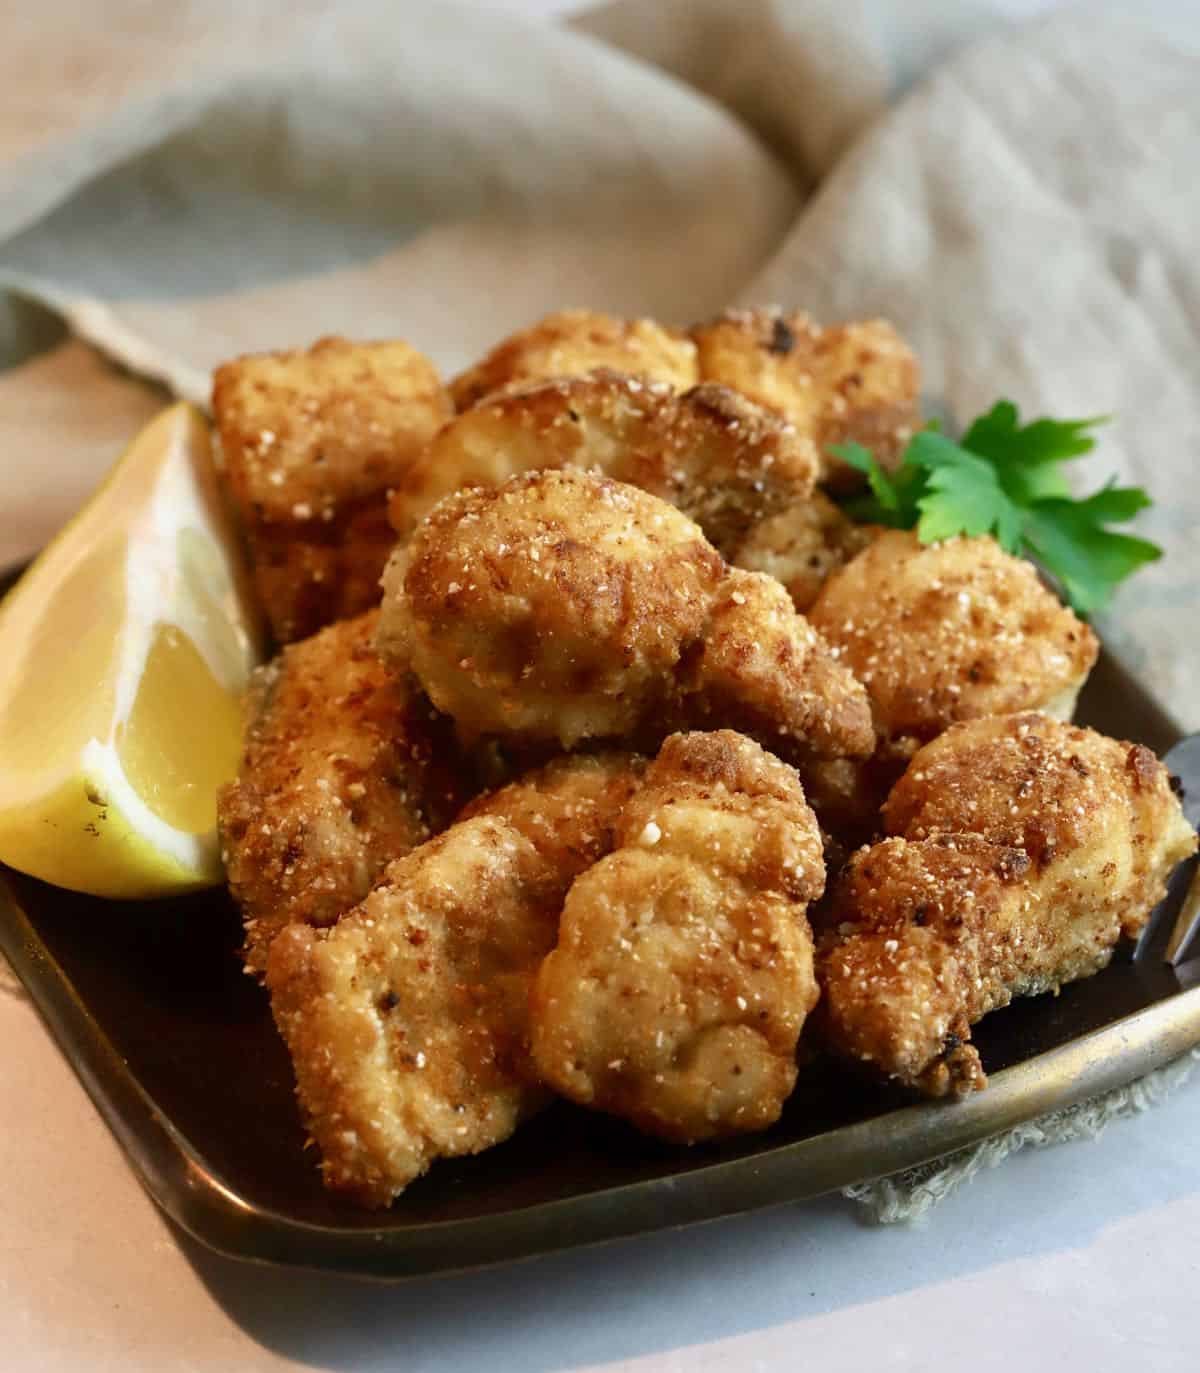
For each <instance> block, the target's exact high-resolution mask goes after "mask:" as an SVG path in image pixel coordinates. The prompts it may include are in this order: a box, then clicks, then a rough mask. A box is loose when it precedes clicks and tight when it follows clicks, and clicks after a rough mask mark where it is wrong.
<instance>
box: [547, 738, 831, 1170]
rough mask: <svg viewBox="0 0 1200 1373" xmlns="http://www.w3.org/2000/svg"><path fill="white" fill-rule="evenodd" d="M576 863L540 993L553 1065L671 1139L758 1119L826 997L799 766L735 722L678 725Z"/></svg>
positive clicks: (575, 1088) (816, 853)
mask: <svg viewBox="0 0 1200 1373" xmlns="http://www.w3.org/2000/svg"><path fill="white" fill-rule="evenodd" d="M616 839H617V848H616V850H615V851H614V852H613V853H612V854H610V855H609V856H608V857H607V858H604V859H602V860H601V861H600V862H598V863H596V864H595V865H594V866H593V867H591V868H589V869H588V870H587V871H586V872H585V873H584V874H583V875H582V876H581V877H579V878H578V879H577V880H576V882H575V884H574V886H572V888H571V890H570V894H569V895H568V897H567V900H566V905H565V906H564V908H563V914H562V923H561V929H560V933H559V938H558V945H557V947H556V948H555V950H554V952H553V953H551V954H550V955H549V956H548V957H547V958H546V960H545V962H544V963H543V964H542V966H541V969H540V971H539V972H538V975H537V980H536V983H535V985H534V989H533V995H532V1000H531V1006H532V1018H533V1057H534V1061H535V1063H536V1066H537V1069H538V1071H539V1073H540V1074H541V1076H542V1078H543V1080H544V1081H546V1082H547V1083H549V1084H550V1085H551V1086H553V1087H554V1088H555V1089H556V1090H558V1091H559V1092H561V1093H563V1094H564V1095H565V1096H567V1097H569V1098H570V1099H571V1100H573V1101H576V1102H579V1103H580V1104H582V1105H585V1106H591V1107H595V1108H596V1109H598V1110H602V1111H607V1112H609V1113H611V1114H614V1115H618V1116H623V1117H624V1118H626V1119H628V1120H630V1121H632V1122H633V1123H634V1124H635V1125H636V1126H637V1127H638V1128H639V1129H642V1130H645V1131H647V1132H648V1133H650V1134H654V1135H659V1136H661V1137H663V1138H665V1139H671V1140H679V1141H683V1142H687V1143H690V1142H692V1141H694V1140H701V1139H711V1138H714V1137H717V1136H723V1135H732V1134H740V1133H745V1132H747V1131H753V1130H762V1129H765V1128H766V1127H767V1126H768V1125H770V1124H771V1123H772V1122H773V1121H775V1120H776V1119H778V1117H779V1113H780V1110H781V1109H782V1106H783V1103H784V1101H785V1100H786V1099H787V1097H788V1095H789V1094H790V1092H791V1090H792V1088H793V1086H794V1085H795V1081H796V1044H797V1041H798V1039H799V1035H800V1031H801V1029H802V1027H803V1025H804V1021H805V1018H806V1016H807V1015H808V1013H809V1012H810V1011H811V1010H812V1008H813V1005H814V1004H815V1002H816V1000H817V985H816V981H815V978H814V975H813V949H812V936H811V932H810V930H809V927H808V922H807V920H806V919H805V907H806V905H807V903H808V902H810V901H812V900H814V899H815V898H816V897H818V896H819V895H820V894H821V891H822V889H823V886H824V878H825V873H824V867H823V865H822V860H821V839H820V834H819V833H818V830H817V825H816V821H815V819H814V818H813V815H812V812H811V811H810V810H809V809H808V806H807V805H806V804H805V801H804V793H803V791H802V790H801V788H800V784H799V782H798V781H797V778H796V774H795V773H794V772H793V771H792V769H791V768H789V767H788V766H787V765H786V764H784V763H781V762H780V761H779V760H778V759H776V758H773V757H772V756H771V755H770V754H768V753H766V752H765V751H764V750H763V749H762V748H760V747H759V746H758V745H757V744H755V743H753V742H752V741H751V740H749V739H746V738H744V737H742V736H740V735H738V734H734V733H732V732H731V731H728V730H723V731H719V732H716V733H712V734H680V735H674V736H673V737H672V738H670V739H668V740H667V742H666V743H665V744H664V745H663V747H662V750H661V752H660V753H659V755H658V757H657V759H656V760H655V761H654V763H652V764H651V766H650V768H649V770H648V772H647V774H646V780H645V784H644V785H643V787H642V788H641V790H640V791H638V792H637V793H636V795H635V796H634V797H633V799H632V800H631V801H630V802H629V804H628V805H627V806H626V807H625V810H624V812H623V813H622V815H621V818H620V821H619V823H618V826H617V833H616Z"/></svg>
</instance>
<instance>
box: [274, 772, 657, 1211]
mask: <svg viewBox="0 0 1200 1373" xmlns="http://www.w3.org/2000/svg"><path fill="white" fill-rule="evenodd" d="M641 770H642V764H641V761H640V760H639V759H637V758H635V757H633V756H632V755H629V754H622V753H614V754H609V755H605V756H597V757H588V756H584V757H578V758H569V759H560V760H557V761H555V762H552V763H551V764H549V765H548V766H547V767H545V768H542V769H539V770H537V771H535V772H533V773H530V774H528V775H527V776H525V777H523V778H521V779H520V780H519V781H518V782H516V783H513V784H512V785H510V786H508V787H504V788H502V789H501V790H500V791H498V792H496V793H494V794H493V795H491V796H489V797H486V798H484V799H482V800H481V801H479V802H478V803H476V804H475V805H473V806H472V807H471V809H470V812H469V814H468V815H467V816H465V817H464V818H463V819H461V820H460V821H459V822H457V823H455V824H454V825H453V826H451V828H450V829H449V830H447V831H446V832H445V833H444V834H442V835H440V836H438V837H437V838H436V839H433V840H431V841H430V842H429V843H427V844H424V845H422V846H421V847H420V848H418V849H415V850H414V851H413V852H412V853H410V854H409V855H408V856H407V857H405V858H402V859H400V860H399V861H397V862H395V863H392V864H391V865H390V866H389V867H388V868H387V870H386V873H385V875H384V877H383V880H382V882H381V883H380V884H379V885H378V886H377V887H376V888H375V889H374V890H373V891H372V892H371V893H370V895H369V896H368V897H367V898H366V899H365V900H364V901H363V902H362V904H361V905H360V906H358V907H357V908H356V909H355V910H353V911H351V912H350V913H349V914H348V915H346V916H345V917H344V918H343V920H342V921H341V922H340V923H339V924H338V925H337V927H336V928H335V929H333V930H330V931H314V930H312V929H310V928H309V927H307V926H302V925H292V926H290V927H288V928H287V929H286V930H285V931H284V932H283V933H282V934H281V935H280V936H279V937H278V938H277V939H276V941H275V943H274V945H273V946H272V949H271V956H270V962H269V964H268V974H267V982H268V986H269V988H270V990H271V1004H272V1009H273V1012H274V1015H275V1020H276V1023H277V1024H278V1026H279V1030H280V1033H281V1034H282V1035H283V1037H284V1040H285V1041H286V1043H287V1045H288V1048H289V1050H290V1052H291V1055H292V1061H293V1064H294V1067H295V1071H296V1081H297V1091H298V1095H299V1098H300V1104H301V1107H302V1109H303V1111H304V1115H305V1118H306V1120H307V1122H308V1126H309V1129H310V1131H311V1132H312V1135H313V1138H314V1139H315V1140H316V1142H317V1145H318V1147H319V1148H320V1151H321V1168H322V1172H323V1174H324V1178H325V1182H326V1184H327V1185H328V1186H329V1187H331V1188H333V1189H335V1190H337V1191H341V1192H346V1193H348V1194H349V1195H350V1196H351V1197H353V1198H354V1199H355V1200H357V1201H359V1202H361V1203H363V1204H365V1205H368V1206H383V1205H387V1204H388V1203H389V1202H390V1201H391V1200H392V1199H393V1198H394V1197H396V1196H397V1195H399V1193H400V1192H401V1191H403V1189H404V1188H405V1187H406V1186H407V1185H408V1183H409V1182H411V1181H412V1180H413V1179H414V1178H415V1177H418V1176H419V1175H420V1174H421V1173H423V1172H424V1171H425V1170H426V1168H428V1167H429V1165H430V1163H431V1162H432V1161H433V1160H434V1159H435V1158H443V1157H453V1156H455V1155H461V1154H470V1153H477V1152H479V1151H480V1150H482V1149H486V1148H489V1147H490V1146H492V1145H493V1144H498V1143H499V1142H500V1141H501V1140H503V1139H506V1138H507V1137H508V1136H509V1135H510V1134H511V1133H512V1132H513V1130H514V1129H516V1127H517V1125H518V1124H519V1122H520V1121H521V1120H522V1119H523V1118H524V1117H525V1116H527V1115H528V1114H530V1113H531V1112H532V1111H535V1110H536V1109H538V1107H540V1106H541V1105H542V1104H543V1102H544V1100H545V1094H544V1092H543V1091H542V1089H541V1088H540V1087H539V1086H538V1085H537V1084H536V1074H535V1073H534V1070H533V1068H532V1065H531V1063H530V1060H529V1043H528V1041H529V1023H528V1022H529V1009H528V1005H529V989H530V985H531V983H532V980H533V976H534V974H535V972H536V970H537V968H538V965H539V963H540V962H541V959H542V958H543V957H544V955H545V954H547V953H548V952H549V951H550V950H551V949H552V948H553V946H554V942H555V938H556V936H557V931H558V916H559V911H560V910H561V907H562V902H563V898H564V897H565V895H566V892H567V888H568V886H569V885H570V883H571V880H572V878H573V877H574V876H575V875H576V873H578V872H580V871H581V870H582V869H584V868H586V867H587V866H588V865H589V864H590V863H591V862H593V861H594V860H595V859H597V858H599V857H600V856H602V855H603V854H604V853H606V852H607V851H608V849H609V848H610V847H611V844H612V842H613V830H614V826H615V823H616V819H617V816H618V814H619V812H620V808H621V806H622V805H623V804H624V803H625V801H626V800H627V799H628V797H629V796H630V795H631V794H632V792H633V791H634V789H635V788H636V787H637V785H638V781H639V778H640V774H641Z"/></svg>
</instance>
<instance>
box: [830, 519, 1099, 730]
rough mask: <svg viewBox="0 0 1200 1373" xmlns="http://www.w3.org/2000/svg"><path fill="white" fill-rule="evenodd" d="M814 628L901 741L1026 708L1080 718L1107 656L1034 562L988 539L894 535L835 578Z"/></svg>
mask: <svg viewBox="0 0 1200 1373" xmlns="http://www.w3.org/2000/svg"><path fill="white" fill-rule="evenodd" d="M809 618H810V619H811V621H812V623H813V624H814V625H815V626H816V627H817V629H819V630H820V631H821V633H822V634H823V635H824V637H825V639H826V640H827V641H828V642H829V644H830V645H831V647H832V648H833V651H834V653H835V654H836V655H837V657H838V660H839V662H841V663H843V664H844V665H845V666H846V667H848V668H849V669H850V670H851V671H852V672H853V673H854V675H855V677H857V678H858V680H859V681H860V682H862V683H863V685H864V686H865V687H866V688H867V691H868V693H869V694H870V697H871V705H872V709H873V713H874V719H875V727H876V729H877V730H878V731H879V734H880V735H881V736H882V737H883V738H884V739H887V740H892V741H898V740H903V739H910V740H913V741H915V742H918V743H919V742H924V741H925V740H928V739H931V738H933V737H934V736H936V735H937V734H940V733H941V732H942V730H944V729H946V728H947V726H949V725H952V724H954V723H955V722H957V721H960V720H972V719H976V718H978V717H980V716H984V715H1001V714H1005V713H1008V712H1011V711H1017V710H1038V709H1042V708H1051V707H1053V708H1056V709H1058V710H1061V711H1062V712H1063V713H1064V714H1065V715H1066V716H1068V717H1069V715H1070V712H1071V710H1072V709H1073V706H1074V698H1075V695H1077V694H1078V691H1079V688H1080V687H1081V686H1082V685H1083V682H1084V680H1085V679H1086V677H1087V674H1088V673H1089V672H1090V671H1091V668H1092V665H1093V663H1095V661H1096V655H1097V653H1098V652H1099V644H1098V643H1097V640H1096V636H1095V634H1093V633H1092V631H1091V629H1090V628H1089V627H1088V626H1087V625H1085V624H1084V623H1082V621H1080V620H1079V619H1078V618H1077V617H1076V615H1075V614H1074V613H1073V612H1072V611H1071V610H1069V609H1068V608H1067V607H1066V606H1064V605H1063V604H1062V603H1061V602H1060V601H1059V600H1058V598H1057V597H1056V596H1054V595H1053V593H1052V592H1050V591H1049V590H1048V589H1047V588H1046V587H1045V586H1043V584H1042V583H1041V581H1040V580H1039V579H1038V574H1037V571H1036V569H1035V568H1034V566H1033V564H1032V563H1029V562H1026V561H1025V559H1024V558H1015V557H1013V556H1012V555H1011V554H1008V553H1005V551H1004V550H1003V549H1002V548H1001V547H1000V545H999V544H998V543H997V542H996V541H995V539H993V538H990V537H988V536H982V537H979V538H954V539H947V540H945V541H944V542H942V543H934V544H922V543H921V542H920V541H919V539H918V538H917V535H916V533H915V532H914V531H912V530H899V529H889V530H887V531H885V532H884V533H881V534H879V535H878V536H877V537H876V538H875V539H874V540H873V541H872V542H871V544H870V545H869V546H868V547H867V548H866V549H865V550H864V551H863V552H862V553H859V554H858V555H857V556H856V557H855V558H853V559H851V561H850V562H848V563H847V564H846V566H845V567H843V568H841V569H840V570H839V571H837V572H834V573H833V575H832V576H831V577H830V578H829V579H828V581H826V583H825V585H824V586H823V587H822V589H821V592H820V594H819V595H818V597H817V599H816V602H815V603H814V604H813V607H812V609H811V610H810V611H809Z"/></svg>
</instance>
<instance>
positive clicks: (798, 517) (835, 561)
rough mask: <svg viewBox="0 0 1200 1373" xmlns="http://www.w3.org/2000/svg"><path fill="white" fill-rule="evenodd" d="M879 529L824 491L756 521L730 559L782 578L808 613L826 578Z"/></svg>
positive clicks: (858, 550)
mask: <svg viewBox="0 0 1200 1373" xmlns="http://www.w3.org/2000/svg"><path fill="white" fill-rule="evenodd" d="M877 532H878V531H877V530H876V529H875V528H874V526H869V525H861V524H855V523H854V522H853V521H852V520H848V519H847V518H846V516H845V515H843V514H842V512H841V511H840V510H839V509H838V507H837V506H836V505H834V503H833V502H832V501H831V500H830V499H829V497H828V496H825V495H823V494H822V493H821V492H820V491H814V492H813V493H812V495H811V496H809V497H808V498H807V500H802V501H798V502H797V503H796V504H795V505H790V506H788V508H787V509H786V510H781V511H780V512H779V514H777V515H771V516H768V517H767V518H766V519H764V520H762V521H760V522H759V523H758V524H756V525H754V526H753V527H752V528H751V530H750V532H749V534H748V535H747V536H746V538H745V540H744V541H743V542H742V543H741V544H740V545H739V546H738V548H737V549H736V550H735V551H734V553H733V556H732V558H731V559H730V561H731V562H732V563H733V564H734V566H735V567H744V568H746V570H747V571H749V572H765V573H767V575H768V576H771V577H774V578H775V580H776V581H778V582H782V583H783V585H784V586H785V587H786V588H787V592H788V595H789V596H791V598H792V604H793V605H794V606H795V607H796V609H797V610H799V611H800V612H801V613H806V612H807V611H808V610H809V609H810V608H811V607H812V604H813V602H814V601H815V600H816V599H817V596H818V594H819V593H820V590H821V587H822V586H824V584H825V580H826V578H827V577H828V576H829V575H830V573H832V572H836V571H837V569H838V568H839V567H843V566H844V565H845V564H846V563H847V562H849V561H850V559H851V558H853V557H854V556H855V555H856V554H858V553H861V552H862V550H863V549H864V548H866V546H867V545H868V544H869V543H870V542H871V540H872V539H873V538H874V537H875V534H876V533H877Z"/></svg>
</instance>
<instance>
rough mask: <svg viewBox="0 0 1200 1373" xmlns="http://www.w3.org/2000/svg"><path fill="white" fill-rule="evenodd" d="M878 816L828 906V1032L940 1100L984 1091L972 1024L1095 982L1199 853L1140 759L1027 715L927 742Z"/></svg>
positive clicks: (1163, 786) (1147, 761)
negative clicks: (879, 833)
mask: <svg viewBox="0 0 1200 1373" xmlns="http://www.w3.org/2000/svg"><path fill="white" fill-rule="evenodd" d="M884 818H885V822H886V824H887V827H888V829H889V830H891V831H892V832H893V834H894V835H896V837H894V838H891V839H888V840H885V841H883V842H881V843H879V844H876V845H874V846H873V847H872V848H869V849H864V850H861V851H860V852H859V853H858V854H856V855H855V856H854V858H853V859H852V860H851V862H850V865H849V868H848V869H847V871H846V873H845V875H844V877H843V879H842V881H841V882H840V883H839V884H838V887H837V890H836V892H835V895H834V899H833V902H832V909H831V911H830V912H829V917H828V918H829V923H830V927H831V931H832V933H831V936H830V939H829V942H828V944H827V946H826V948H825V951H824V954H823V956H822V959H821V979H822V989H823V993H824V1000H823V1002H822V1023H823V1025H824V1027H825V1037H826V1039H827V1041H828V1043H829V1044H830V1046H831V1047H832V1048H834V1049H835V1050H836V1051H837V1052H839V1053H842V1054H843V1055H845V1056H847V1057H850V1058H853V1059H856V1060H858V1061H860V1062H865V1063H869V1064H871V1065H873V1067H874V1068H875V1069H876V1070H877V1071H880V1072H883V1073H886V1074H888V1075H889V1076H892V1077H895V1078H897V1079H899V1080H900V1081H901V1082H904V1083H906V1084H907V1085H910V1086H914V1087H917V1088H918V1089H919V1090H921V1091H924V1092H926V1093H927V1094H929V1095H932V1096H940V1095H945V1094H946V1093H954V1094H961V1093H962V1092H965V1091H970V1090H972V1089H974V1088H978V1087H982V1086H983V1085H984V1084H985V1081H986V1079H985V1078H984V1075H983V1069H982V1066H981V1065H980V1063H979V1058H978V1054H977V1053H976V1051H975V1049H974V1047H973V1046H972V1045H971V1044H970V1043H969V1039H970V1026H971V1025H972V1024H973V1023H974V1022H975V1021H977V1020H978V1019H979V1018H980V1017H981V1016H982V1015H985V1014H986V1013H987V1012H988V1011H991V1010H994V1009H995V1008H997V1007H999V1006H1004V1005H1007V1003H1008V1002H1009V1000H1011V999H1012V998H1013V997H1014V996H1031V995H1036V994H1037V993H1039V992H1044V991H1048V990H1054V989H1056V988H1058V987H1060V986H1061V985H1062V984H1063V983H1066V982H1071V981H1074V980H1075V979H1077V978H1080V977H1088V976H1091V975H1092V974H1093V973H1095V972H1097V971H1099V970H1100V969H1101V968H1103V967H1104V966H1105V965H1106V964H1107V963H1108V961H1109V959H1110V958H1111V957H1112V953H1113V950H1114V949H1115V947H1116V946H1117V944H1118V942H1119V941H1120V939H1121V938H1123V937H1128V938H1133V937H1136V935H1137V934H1138V933H1139V932H1140V931H1141V929H1142V928H1143V927H1144V925H1145V922H1146V920H1147V919H1148V917H1149V914H1150V911H1151V910H1152V909H1153V908H1154V906H1155V905H1156V904H1157V903H1158V902H1159V901H1160V900H1161V899H1162V897H1163V895H1164V894H1165V891H1166V882H1167V878H1168V877H1169V876H1170V874H1171V872H1172V871H1173V869H1174V868H1175V866H1176V864H1177V863H1179V862H1181V861H1182V860H1183V859H1184V858H1186V857H1187V856H1188V855H1189V854H1191V853H1193V852H1194V851H1195V848H1196V835H1195V833H1194V832H1193V831H1192V829H1191V827H1190V826H1189V825H1188V823H1187V821H1186V820H1185V819H1184V817H1183V813H1182V811H1181V809H1180V806H1179V802H1178V800H1177V799H1176V797H1175V795H1174V794H1173V792H1172V791H1171V788H1170V785H1169V780H1168V778H1167V773H1166V769H1165V768H1164V767H1163V766H1162V764H1161V763H1160V762H1159V761H1158V760H1157V759H1156V758H1155V757H1154V755H1153V754H1151V753H1150V752H1149V750H1148V749H1145V748H1143V747H1142V746H1141V745H1137V744H1128V743H1121V742H1118V741H1117V740H1115V739H1106V738H1104V737H1103V736H1102V735H1099V734H1096V733H1095V732H1094V731H1092V730H1085V729H1075V728H1073V727H1071V726H1069V725H1064V724H1062V723H1061V722H1059V721H1055V720H1051V719H1049V718H1048V717H1046V716H1044V715H1038V714H1033V713H1028V714H1022V715H1015V716H1007V717H1000V718H992V719H984V720H977V721H972V722H969V723H966V724H961V725H956V726H954V727H953V728H951V729H949V730H947V731H946V732H945V733H944V734H943V735H942V736H941V737H940V738H938V739H936V740H935V741H934V742H933V743H931V744H927V745H926V746H925V747H924V748H923V749H921V750H920V751H919V752H918V753H917V754H916V756H915V757H914V758H913V760H912V762H911V763H910V764H909V767H908V770H907V772H906V773H905V775H904V776H903V777H902V778H901V779H900V781H899V782H898V783H897V784H896V786H895V787H894V788H893V790H892V794H891V796H890V797H889V799H888V802H887V804H886V806H885V808H884Z"/></svg>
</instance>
